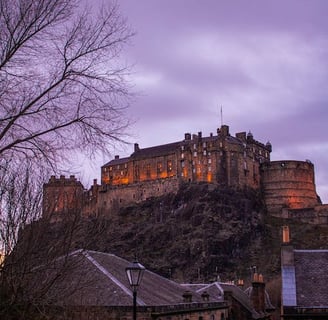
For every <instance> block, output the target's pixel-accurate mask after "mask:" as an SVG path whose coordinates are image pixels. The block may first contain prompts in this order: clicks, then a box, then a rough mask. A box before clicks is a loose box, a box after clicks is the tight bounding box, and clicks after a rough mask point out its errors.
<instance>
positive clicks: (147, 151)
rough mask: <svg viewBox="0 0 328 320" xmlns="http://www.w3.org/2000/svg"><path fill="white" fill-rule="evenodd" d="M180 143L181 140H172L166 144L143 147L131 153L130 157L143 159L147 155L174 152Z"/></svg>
mask: <svg viewBox="0 0 328 320" xmlns="http://www.w3.org/2000/svg"><path fill="white" fill-rule="evenodd" d="M180 145H181V142H173V143H168V144H162V145H160V146H155V147H149V148H143V149H139V150H137V151H135V152H134V153H132V154H131V158H134V159H143V158H149V157H160V156H164V155H167V154H170V153H175V151H176V150H177V148H179V146H180Z"/></svg>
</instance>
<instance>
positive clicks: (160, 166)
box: [157, 162, 163, 174]
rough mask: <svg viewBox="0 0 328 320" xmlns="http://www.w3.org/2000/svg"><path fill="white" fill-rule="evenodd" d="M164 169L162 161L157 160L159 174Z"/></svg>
mask: <svg viewBox="0 0 328 320" xmlns="http://www.w3.org/2000/svg"><path fill="white" fill-rule="evenodd" d="M162 171H163V165H162V162H157V174H161V173H162Z"/></svg>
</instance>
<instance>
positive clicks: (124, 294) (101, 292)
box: [24, 250, 271, 320]
mask: <svg viewBox="0 0 328 320" xmlns="http://www.w3.org/2000/svg"><path fill="white" fill-rule="evenodd" d="M49 265H51V268H49ZM129 265H130V263H129V262H128V261H127V260H125V259H122V258H120V257H118V256H116V255H114V254H109V253H104V252H98V251H90V250H76V251H74V252H71V253H69V254H67V255H65V256H62V257H59V258H57V259H55V260H54V261H53V263H50V264H49V263H48V264H47V265H41V266H39V267H36V268H35V269H34V272H33V274H32V276H31V277H30V278H29V281H28V282H27V285H28V289H29V290H28V291H27V292H29V295H26V296H24V299H25V301H29V298H31V297H32V299H33V297H35V296H36V294H37V293H39V292H43V295H42V298H41V299H40V300H39V301H37V302H38V303H39V304H37V305H36V306H37V307H39V310H43V309H44V308H45V310H44V311H45V314H47V313H49V315H51V316H52V317H51V319H58V320H61V319H71V320H75V319H79V320H87V319H105V320H106V319H108V320H110V319H117V320H130V319H133V317H132V315H133V312H132V311H133V309H132V301H133V290H132V288H131V287H130V285H129V282H128V279H127V276H126V271H125V269H126V267H127V266H129ZM48 282H50V283H51V285H48ZM44 287H46V288H47V290H45V289H44ZM263 290H264V284H263ZM252 300H253V301H252ZM33 302H34V303H36V302H35V301H33ZM254 304H255V305H261V306H262V307H261V308H260V309H259V308H257V309H255V307H254V306H253V305H254ZM136 308H137V318H138V319H143V320H163V319H171V320H181V319H185V320H186V319H188V320H226V319H235V320H245V319H247V320H253V319H263V320H264V319H271V313H270V312H267V310H266V309H265V307H264V295H262V296H260V295H258V296H257V297H252V298H250V297H248V295H247V294H246V293H245V292H243V291H242V290H241V289H239V288H237V287H236V286H235V285H233V284H224V283H219V282H215V283H211V284H202V285H201V284H197V285H190V284H189V285H182V284H179V283H177V282H175V281H173V280H170V279H167V278H164V277H162V276H160V275H158V274H156V273H154V272H152V271H150V270H147V269H145V270H144V274H143V276H142V281H141V283H140V286H139V287H138V293H137V297H136Z"/></svg>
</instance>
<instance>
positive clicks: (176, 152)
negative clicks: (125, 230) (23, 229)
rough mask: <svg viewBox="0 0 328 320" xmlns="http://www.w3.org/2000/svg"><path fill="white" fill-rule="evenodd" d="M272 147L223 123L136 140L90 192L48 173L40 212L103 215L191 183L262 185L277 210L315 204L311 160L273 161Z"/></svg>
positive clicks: (107, 166) (109, 165) (105, 169)
mask: <svg viewBox="0 0 328 320" xmlns="http://www.w3.org/2000/svg"><path fill="white" fill-rule="evenodd" d="M271 151H272V147H271V144H270V143H269V142H267V143H265V144H264V143H261V142H259V141H257V140H255V139H254V137H253V135H252V134H251V133H250V132H249V133H248V134H246V132H239V133H237V134H236V135H235V136H232V135H230V133H229V127H228V126H226V125H222V126H221V127H220V128H218V129H217V132H216V134H212V133H211V134H210V135H209V136H207V137H203V136H202V133H201V132H199V133H198V134H193V135H192V134H190V133H186V134H185V135H184V139H183V140H181V141H178V142H174V143H170V144H165V145H160V146H155V147H150V148H144V149H142V148H140V147H139V145H138V144H135V146H134V152H133V153H132V154H131V156H130V157H126V158H120V157H119V156H115V158H114V159H113V160H111V161H110V162H108V163H106V164H105V165H103V166H102V167H101V185H100V186H99V185H98V184H97V183H96V181H94V184H93V186H92V187H91V189H90V190H88V191H86V190H84V189H83V186H82V185H81V184H80V183H79V182H78V181H76V179H75V178H74V177H70V178H69V179H65V177H60V178H59V179H56V178H55V177H51V179H50V180H49V182H48V183H47V184H45V186H44V216H47V215H48V216H49V215H50V213H51V212H57V213H60V212H65V210H66V211H67V210H68V209H69V210H72V208H73V209H74V208H76V209H78V210H79V211H81V212H82V214H83V215H84V216H106V215H110V214H113V213H115V212H116V211H117V210H118V209H119V208H120V207H125V206H128V205H131V204H133V203H137V202H140V201H144V200H146V199H149V198H152V197H158V196H162V195H164V194H166V193H171V192H173V193H175V192H177V191H178V189H179V187H180V186H181V185H182V184H184V183H192V182H207V183H213V184H220V185H225V186H229V187H236V188H243V187H250V188H253V189H260V188H261V189H262V191H263V194H264V198H265V201H266V204H267V207H268V209H269V210H271V211H276V212H280V211H281V209H282V208H291V209H297V208H305V207H313V206H316V205H317V204H319V202H318V197H317V194H316V190H315V184H314V167H313V164H312V163H310V162H309V161H304V162H303V161H273V162H271V161H270V153H271ZM74 199H75V200H74ZM74 201H76V203H75V205H74V204H73V203H74Z"/></svg>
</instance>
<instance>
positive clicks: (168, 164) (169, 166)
mask: <svg viewBox="0 0 328 320" xmlns="http://www.w3.org/2000/svg"><path fill="white" fill-rule="evenodd" d="M171 171H172V161H171V160H169V161H168V162H167V172H171Z"/></svg>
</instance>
